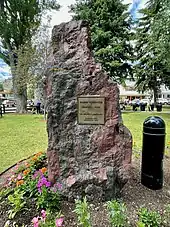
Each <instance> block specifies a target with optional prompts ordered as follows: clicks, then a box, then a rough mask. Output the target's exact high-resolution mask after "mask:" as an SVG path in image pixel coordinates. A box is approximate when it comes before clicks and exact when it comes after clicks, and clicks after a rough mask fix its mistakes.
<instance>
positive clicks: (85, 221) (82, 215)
mask: <svg viewBox="0 0 170 227" xmlns="http://www.w3.org/2000/svg"><path fill="white" fill-rule="evenodd" d="M75 204H76V209H75V210H74V212H75V213H76V214H77V216H78V222H79V225H81V226H82V227H91V220H90V212H89V209H88V203H87V200H86V197H85V198H84V199H83V201H81V200H76V201H75Z"/></svg>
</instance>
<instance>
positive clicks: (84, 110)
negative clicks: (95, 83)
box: [77, 95, 105, 125]
mask: <svg viewBox="0 0 170 227" xmlns="http://www.w3.org/2000/svg"><path fill="white" fill-rule="evenodd" d="M77 101H78V124H82V125H103V124H104V123H105V98H104V97H101V96H90V95H87V96H79V97H77Z"/></svg>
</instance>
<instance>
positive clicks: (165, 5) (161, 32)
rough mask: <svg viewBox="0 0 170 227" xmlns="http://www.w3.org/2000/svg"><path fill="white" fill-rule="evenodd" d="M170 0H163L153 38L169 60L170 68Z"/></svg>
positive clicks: (164, 57)
mask: <svg viewBox="0 0 170 227" xmlns="http://www.w3.org/2000/svg"><path fill="white" fill-rule="evenodd" d="M169 13H170V1H169V0H164V1H163V0H162V1H161V10H159V11H158V13H157V14H156V16H155V20H154V22H153V25H152V29H153V39H154V41H155V42H156V45H157V48H159V52H160V54H161V55H162V58H163V59H165V60H166V61H167V68H170V17H169Z"/></svg>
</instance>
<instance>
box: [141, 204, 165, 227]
mask: <svg viewBox="0 0 170 227" xmlns="http://www.w3.org/2000/svg"><path fill="white" fill-rule="evenodd" d="M137 224H138V225H137V226H138V227H160V226H161V216H160V214H159V213H158V212H156V211H149V210H148V209H147V208H141V209H140V210H139V222H138V223H137Z"/></svg>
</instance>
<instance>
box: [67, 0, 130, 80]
mask: <svg viewBox="0 0 170 227" xmlns="http://www.w3.org/2000/svg"><path fill="white" fill-rule="evenodd" d="M70 8H71V12H72V13H74V16H73V19H75V20H79V19H82V20H86V21H88V22H89V25H90V28H91V36H92V49H93V51H94V56H95V58H96V61H97V62H100V63H101V64H102V66H103V68H104V70H106V72H108V73H109V75H110V77H112V78H113V79H115V80H117V81H123V80H124V79H125V78H127V77H128V76H130V75H131V73H132V68H131V64H130V63H129V61H132V60H133V54H132V53H133V48H132V46H131V44H130V41H131V38H132V34H131V17H130V14H129V13H128V12H127V9H128V5H124V4H123V3H122V1H121V0H76V3H75V4H74V5H71V6H70Z"/></svg>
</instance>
